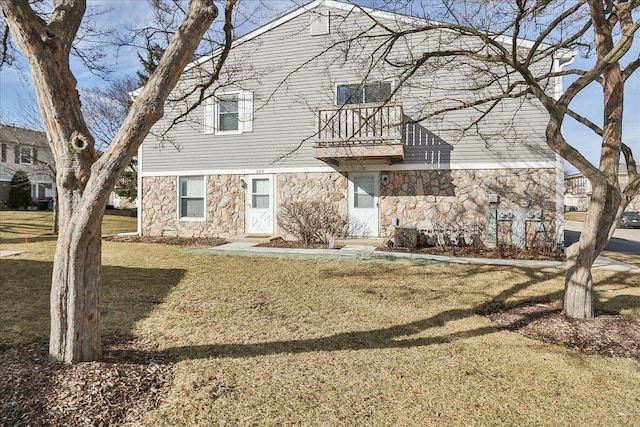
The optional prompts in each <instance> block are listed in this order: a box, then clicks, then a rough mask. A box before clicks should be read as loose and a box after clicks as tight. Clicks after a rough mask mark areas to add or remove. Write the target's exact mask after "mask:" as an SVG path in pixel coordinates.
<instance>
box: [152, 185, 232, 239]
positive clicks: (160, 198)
mask: <svg viewBox="0 0 640 427" xmlns="http://www.w3.org/2000/svg"><path fill="white" fill-rule="evenodd" d="M240 178H241V177H240V176H238V175H210V176H207V177H206V179H205V180H206V199H205V200H206V215H207V217H206V219H205V220H203V221H192V220H189V221H185V220H179V219H178V211H177V209H178V200H177V199H178V189H177V185H178V178H177V177H175V176H169V177H145V178H143V179H142V213H141V214H142V234H143V235H146V236H180V237H204V236H209V237H221V238H225V237H230V236H235V235H238V234H243V233H244V221H245V199H244V196H245V192H244V189H243V188H242V187H241V186H240Z"/></svg>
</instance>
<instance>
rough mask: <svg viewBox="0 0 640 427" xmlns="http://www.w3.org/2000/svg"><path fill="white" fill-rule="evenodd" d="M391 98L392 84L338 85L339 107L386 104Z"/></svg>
mask: <svg viewBox="0 0 640 427" xmlns="http://www.w3.org/2000/svg"><path fill="white" fill-rule="evenodd" d="M390 97H391V82H375V83H364V84H352V85H338V89H337V101H338V105H344V104H366V103H369V102H385V101H388V100H389V98H390Z"/></svg>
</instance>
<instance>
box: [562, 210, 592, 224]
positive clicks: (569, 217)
mask: <svg viewBox="0 0 640 427" xmlns="http://www.w3.org/2000/svg"><path fill="white" fill-rule="evenodd" d="M586 217H587V213H586V212H565V213H564V219H565V220H566V221H580V222H584V220H585V218H586Z"/></svg>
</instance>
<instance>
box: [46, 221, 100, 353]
mask: <svg viewBox="0 0 640 427" xmlns="http://www.w3.org/2000/svg"><path fill="white" fill-rule="evenodd" d="M100 224H101V221H99V222H97V223H96V224H93V225H90V226H82V225H80V226H75V225H74V224H67V225H66V227H65V228H63V229H61V232H60V235H59V237H58V245H57V248H56V253H55V257H54V261H53V277H52V283H51V335H50V341H49V354H50V355H51V357H52V358H54V359H56V360H58V361H62V362H65V363H75V362H83V361H90V360H96V359H99V358H101V357H102V348H101V345H100V329H99V328H100V310H99V301H100V274H99V271H100V258H101V249H102V242H101V226H100Z"/></svg>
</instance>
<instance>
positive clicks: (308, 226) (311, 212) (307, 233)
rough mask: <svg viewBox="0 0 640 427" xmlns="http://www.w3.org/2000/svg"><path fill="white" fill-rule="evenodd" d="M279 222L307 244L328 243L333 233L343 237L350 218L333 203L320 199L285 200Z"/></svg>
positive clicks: (279, 214) (283, 227)
mask: <svg viewBox="0 0 640 427" xmlns="http://www.w3.org/2000/svg"><path fill="white" fill-rule="evenodd" d="M278 224H279V225H280V227H281V228H282V229H283V230H284V231H286V232H287V233H289V234H291V235H293V236H294V237H295V238H296V239H298V241H300V242H301V243H303V244H304V245H305V246H309V245H310V244H312V243H327V240H328V238H329V236H330V234H331V233H334V235H335V236H338V237H343V236H344V235H345V234H346V233H347V232H348V229H349V226H348V220H347V218H344V217H342V216H340V215H339V214H338V211H337V209H336V208H335V207H334V206H333V205H332V204H327V203H322V202H319V201H306V202H285V203H283V204H282V207H281V209H280V211H279V212H278Z"/></svg>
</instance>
